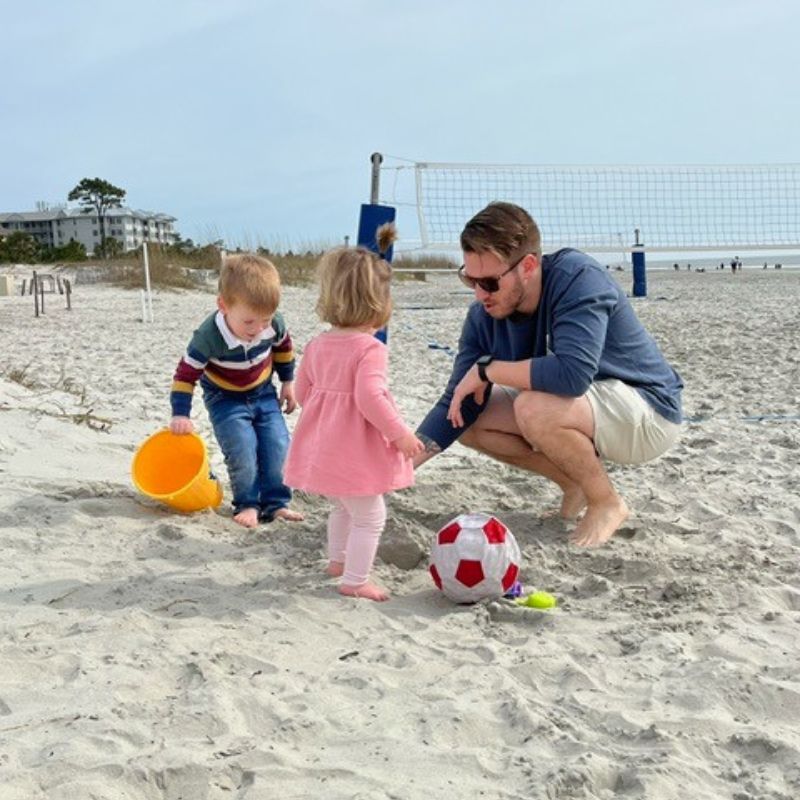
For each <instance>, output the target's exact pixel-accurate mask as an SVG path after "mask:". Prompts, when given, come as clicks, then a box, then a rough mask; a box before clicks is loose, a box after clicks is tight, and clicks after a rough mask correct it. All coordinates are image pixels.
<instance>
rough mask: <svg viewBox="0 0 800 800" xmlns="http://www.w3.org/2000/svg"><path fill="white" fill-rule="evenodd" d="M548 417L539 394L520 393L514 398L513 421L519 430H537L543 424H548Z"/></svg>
mask: <svg viewBox="0 0 800 800" xmlns="http://www.w3.org/2000/svg"><path fill="white" fill-rule="evenodd" d="M549 416H550V415H549V414H547V413H546V409H545V404H544V403H542V393H541V392H520V393H519V394H518V395H517V396H516V397H515V398H514V419H515V420H516V422H517V425H518V426H519V429H520V430H522V431H531V430H538V429H539V428H540V427H541V426H542V425H543V424H549V422H547V420H548V419H549Z"/></svg>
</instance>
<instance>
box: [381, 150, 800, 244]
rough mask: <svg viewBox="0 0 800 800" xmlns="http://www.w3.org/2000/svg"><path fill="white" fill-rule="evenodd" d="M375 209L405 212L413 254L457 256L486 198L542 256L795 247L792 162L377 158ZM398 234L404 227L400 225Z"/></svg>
mask: <svg viewBox="0 0 800 800" xmlns="http://www.w3.org/2000/svg"><path fill="white" fill-rule="evenodd" d="M380 170H381V175H380V191H379V197H380V202H382V203H386V204H388V205H394V206H397V207H399V209H400V211H401V214H403V215H404V216H405V214H407V213H408V212H410V211H411V210H412V209H413V211H414V214H415V216H416V221H417V224H418V227H419V247H420V249H425V250H458V249H459V245H458V241H459V235H460V233H461V230H462V229H463V227H464V224H465V223H466V222H467V220H469V219H470V218H471V217H472V216H473V215H474V214H475V213H476V212H477V211H479V210H480V209H481V208H483V207H484V206H486V205H487V204H488V203H490V202H492V201H493V200H505V201H509V202H512V203H516V204H518V205H520V206H522V207H523V208H525V209H526V210H528V211H529V212H530V213H531V215H532V216H533V217H534V219H536V221H537V223H538V224H539V227H540V229H541V231H542V240H543V246H544V249H545V250H547V251H553V250H556V249H558V248H559V247H567V246H569V247H577V248H579V249H582V250H589V251H603V252H612V251H616V252H618V251H620V250H630V248H631V247H632V246H633V245H634V244H636V242H637V239H636V236H637V234H636V233H635V231H638V236H639V239H638V241H640V242H641V243H643V244H644V246H645V247H646V249H647V250H648V251H656V252H658V251H662V252H672V251H700V250H733V249H735V250H764V251H766V250H784V249H785V250H790V249H800V164H761V165H759V164H753V165H682V166H678V165H670V166H666V165H665V166H645V165H637V166H634V165H623V166H570V165H567V166H553V165H536V164H458V163H434V162H416V161H410V160H408V159H398V158H394V157H386V158H385V159H384V161H383V162H382V164H381V167H380ZM400 226H401V228H402V227H404V225H403V223H402V219H401V221H400Z"/></svg>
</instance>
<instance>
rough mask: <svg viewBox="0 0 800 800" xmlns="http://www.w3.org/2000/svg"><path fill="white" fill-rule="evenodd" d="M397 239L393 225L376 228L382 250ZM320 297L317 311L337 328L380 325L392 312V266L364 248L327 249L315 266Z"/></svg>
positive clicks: (325, 320)
mask: <svg viewBox="0 0 800 800" xmlns="http://www.w3.org/2000/svg"><path fill="white" fill-rule="evenodd" d="M396 238H397V232H396V230H395V227H394V225H392V224H391V223H388V224H386V225H381V227H380V228H378V233H377V242H378V248H379V250H380V252H381V253H385V252H386V251H387V250H388V249H389V247H391V245H392V242H393V241H394V240H395V239H396ZM317 276H318V278H319V299H318V300H317V314H319V317H320V319H321V320H323V321H324V322H329V323H330V324H331V325H335V326H336V327H339V328H357V327H361V326H362V325H370V326H374V327H376V328H382V327H383V326H384V325H385V324H386V323H387V322H388V321H389V317H391V315H392V297H391V278H392V269H391V267H390V266H389V264H388V263H387V262H386V261H385V260H384V259H383V258H381V256H379V255H378V254H377V253H373V252H372V251H371V250H367V248H366V247H338V248H336V249H335V250H329V251H328V252H327V253H325V254H324V255H323V256H322V258H321V259H320V262H319V266H318V267H317Z"/></svg>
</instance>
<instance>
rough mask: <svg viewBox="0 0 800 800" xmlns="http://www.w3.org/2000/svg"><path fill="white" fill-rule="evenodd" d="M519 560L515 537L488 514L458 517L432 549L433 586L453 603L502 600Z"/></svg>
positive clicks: (512, 582) (516, 570) (449, 523)
mask: <svg viewBox="0 0 800 800" xmlns="http://www.w3.org/2000/svg"><path fill="white" fill-rule="evenodd" d="M521 563H522V558H521V555H520V552H519V546H518V545H517V540H516V539H515V538H514V534H513V533H511V531H510V530H509V529H508V528H506V526H505V525H503V523H502V522H500V520H499V519H497V517H493V516H492V515H491V514H484V513H480V512H478V513H473V514H460V515H459V516H457V517H456V518H455V519H453V520H451V521H450V522H448V523H447V525H445V526H444V527H443V528H442V529H441V530H440V531H439V532H438V533H437V534H436V536H435V537H434V539H433V543H432V545H431V563H430V567H429V569H430V573H431V577H432V578H433V582H434V583H435V584H436V585H437V586H438V587H439V588H440V589H441V590H442V591H443V592H444V593H445V595H447V597H449V598H450V599H451V600H453V601H455V602H456V603H474V602H476V601H478V600H483V599H486V598H494V597H502V596H503V595H504V594H505V593H506V592H508V591H509V590H510V589H511V588H512V587H513V586H514V583H515V582H516V580H517V576H518V575H519V569H520V565H521Z"/></svg>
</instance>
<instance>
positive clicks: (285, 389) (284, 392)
mask: <svg viewBox="0 0 800 800" xmlns="http://www.w3.org/2000/svg"><path fill="white" fill-rule="evenodd" d="M278 403H279V405H280V407H281V409H282V410H283V413H284V414H291V413H292V411H294V410H295V409H296V408H297V400H296V398H295V396H294V381H289V382H288V383H282V384H281V393H280V399H279V401H278Z"/></svg>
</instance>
